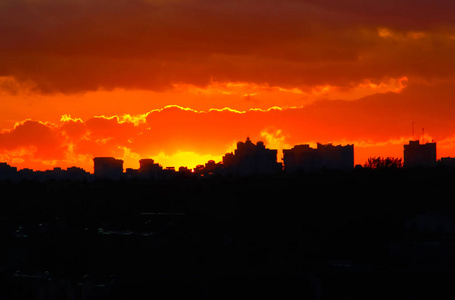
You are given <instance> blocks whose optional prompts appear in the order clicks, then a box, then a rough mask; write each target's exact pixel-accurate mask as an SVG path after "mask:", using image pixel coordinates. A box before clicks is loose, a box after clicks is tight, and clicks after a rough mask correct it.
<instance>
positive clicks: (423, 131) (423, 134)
mask: <svg viewBox="0 0 455 300" xmlns="http://www.w3.org/2000/svg"><path fill="white" fill-rule="evenodd" d="M423 143H425V129H424V128H423V127H422V144H423Z"/></svg>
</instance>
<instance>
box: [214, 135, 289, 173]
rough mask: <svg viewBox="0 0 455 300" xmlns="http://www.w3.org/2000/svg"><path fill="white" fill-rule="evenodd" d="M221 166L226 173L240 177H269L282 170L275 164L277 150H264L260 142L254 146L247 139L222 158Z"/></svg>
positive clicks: (279, 164)
mask: <svg viewBox="0 0 455 300" xmlns="http://www.w3.org/2000/svg"><path fill="white" fill-rule="evenodd" d="M223 166H224V168H225V170H226V171H227V172H228V173H231V174H235V175H240V176H249V175H270V174H274V173H276V172H279V171H281V168H282V166H281V163H278V162H277V150H271V149H267V148H265V146H264V143H263V142H260V141H259V142H257V144H254V143H252V142H251V141H250V138H248V137H247V139H246V141H245V142H238V143H237V149H236V150H235V152H234V153H232V152H231V153H227V154H226V155H225V156H223Z"/></svg>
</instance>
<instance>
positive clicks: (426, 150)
mask: <svg viewBox="0 0 455 300" xmlns="http://www.w3.org/2000/svg"><path fill="white" fill-rule="evenodd" d="M435 165H436V143H425V144H420V141H418V140H417V141H409V144H408V145H404V162H403V166H404V167H405V168H415V167H421V168H422V167H423V168H427V167H434V166H435Z"/></svg>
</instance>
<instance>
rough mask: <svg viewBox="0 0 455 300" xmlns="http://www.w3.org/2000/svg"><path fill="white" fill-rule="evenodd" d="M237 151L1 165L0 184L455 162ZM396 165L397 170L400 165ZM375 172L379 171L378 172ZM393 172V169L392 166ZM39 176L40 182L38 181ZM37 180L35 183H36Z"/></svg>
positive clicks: (412, 147)
mask: <svg viewBox="0 0 455 300" xmlns="http://www.w3.org/2000/svg"><path fill="white" fill-rule="evenodd" d="M236 145H237V148H236V149H234V150H233V151H231V152H228V153H225V155H223V157H222V159H221V160H220V161H214V160H208V161H206V162H204V163H203V164H199V165H196V166H195V167H194V168H189V167H188V166H183V165H181V166H162V165H161V164H160V163H159V162H156V161H155V160H154V159H153V158H141V159H139V160H138V163H139V167H138V168H131V167H128V166H124V161H123V160H122V159H119V158H116V157H110V156H98V157H93V159H92V161H93V165H92V168H91V169H90V170H87V169H84V168H81V167H80V166H71V167H68V168H66V170H65V169H64V168H62V167H58V166H57V167H54V168H53V169H47V170H33V169H30V168H23V169H18V168H17V167H15V166H11V165H9V164H8V163H7V162H0V179H8V178H13V177H15V176H16V175H17V174H18V173H17V172H20V173H21V175H22V178H29V179H32V178H34V176H33V174H35V175H37V176H38V175H39V176H42V178H41V179H44V180H46V178H54V179H57V178H59V177H61V178H63V179H71V177H72V176H74V178H76V179H82V178H84V177H85V178H86V179H87V178H88V177H87V176H86V175H88V174H91V175H94V177H95V178H105V179H110V180H119V179H120V178H121V177H123V176H126V177H127V178H128V177H129V178H139V179H157V178H161V179H163V178H166V179H171V178H172V176H170V173H175V172H179V173H182V174H184V175H185V174H189V173H194V174H196V175H198V174H199V175H201V174H218V175H229V176H240V177H244V176H252V175H276V174H279V173H281V172H285V173H288V174H294V173H296V172H297V173H301V172H303V173H314V172H319V171H351V170H354V169H355V168H358V167H360V168H362V167H365V168H376V166H373V165H371V163H372V162H373V161H378V162H379V161H380V160H390V161H399V162H400V163H399V165H398V167H405V168H410V169H413V168H434V167H436V166H441V167H444V168H449V169H453V167H454V166H455V158H453V157H441V158H440V159H437V156H436V153H437V150H436V149H437V147H436V143H435V142H423V143H421V141H420V140H414V141H412V140H410V141H409V143H408V144H404V145H402V146H403V148H402V149H403V157H390V156H389V157H373V156H370V157H369V158H368V160H367V161H365V162H364V163H363V164H355V163H354V162H355V159H354V158H355V155H354V154H355V151H354V146H355V145H354V144H351V145H349V144H347V145H341V144H340V145H333V143H328V144H321V143H317V145H316V147H312V145H309V144H299V145H294V146H293V147H292V148H289V149H283V151H282V157H281V158H280V157H279V156H278V150H277V149H269V148H267V147H266V146H267V145H265V144H264V142H263V141H257V143H256V144H255V143H254V142H252V141H251V139H250V138H249V137H246V140H245V142H243V141H238V142H237V143H236ZM400 164H401V165H400ZM377 167H379V165H378V166H377ZM395 167H397V166H395ZM43 175H44V176H43ZM37 178H38V177H37Z"/></svg>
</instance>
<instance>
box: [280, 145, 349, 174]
mask: <svg viewBox="0 0 455 300" xmlns="http://www.w3.org/2000/svg"><path fill="white" fill-rule="evenodd" d="M283 162H284V170H285V171H287V172H299V171H303V172H313V171H319V170H352V168H353V167H354V145H346V146H341V145H338V146H333V145H332V144H327V145H322V144H319V143H318V144H317V148H316V149H314V148H311V147H310V145H307V144H305V145H297V146H294V147H293V148H292V149H285V150H283Z"/></svg>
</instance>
